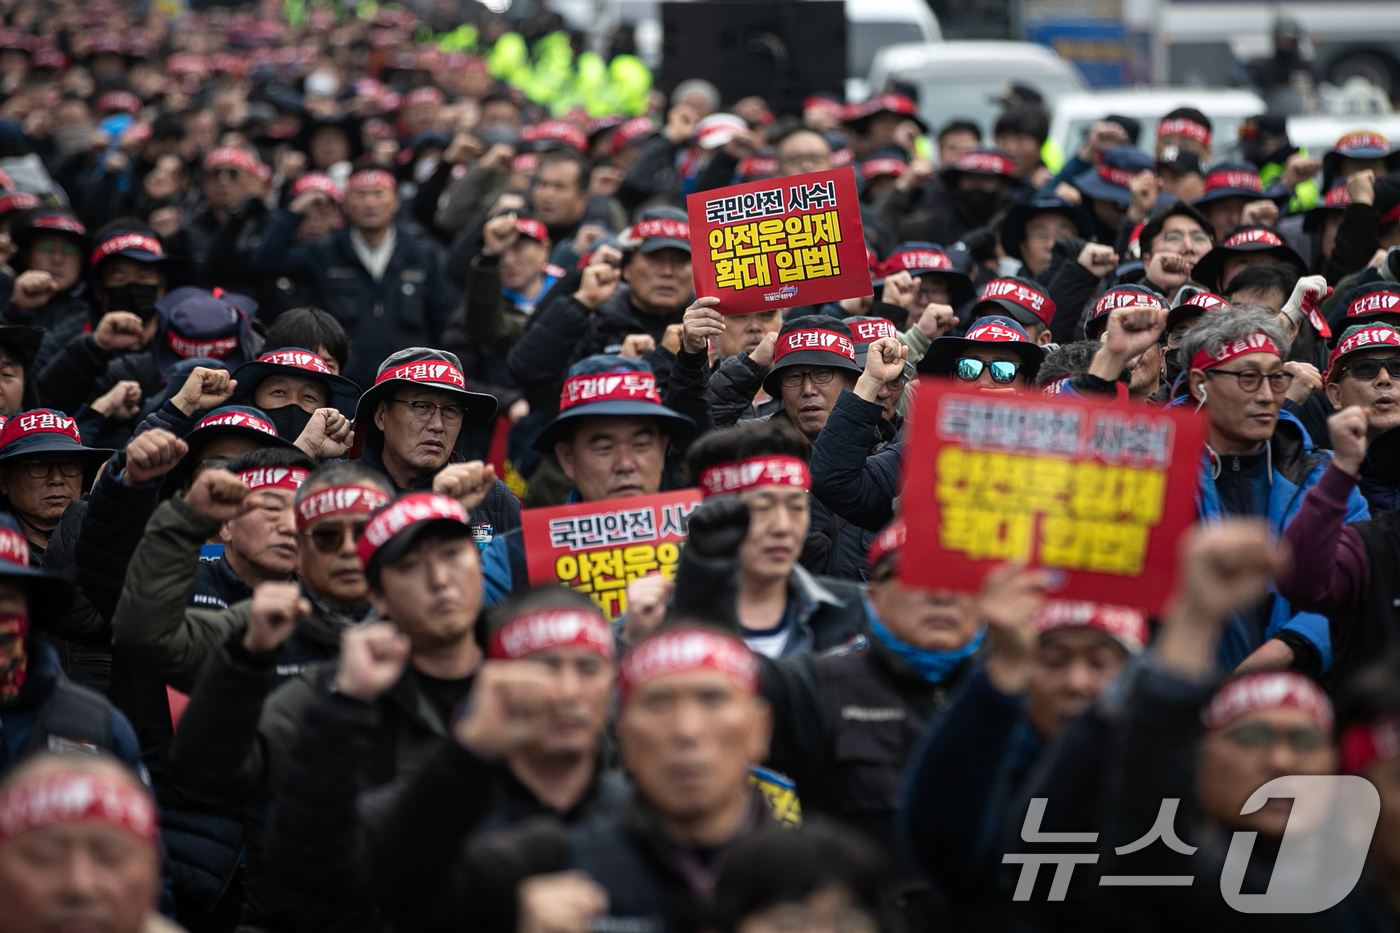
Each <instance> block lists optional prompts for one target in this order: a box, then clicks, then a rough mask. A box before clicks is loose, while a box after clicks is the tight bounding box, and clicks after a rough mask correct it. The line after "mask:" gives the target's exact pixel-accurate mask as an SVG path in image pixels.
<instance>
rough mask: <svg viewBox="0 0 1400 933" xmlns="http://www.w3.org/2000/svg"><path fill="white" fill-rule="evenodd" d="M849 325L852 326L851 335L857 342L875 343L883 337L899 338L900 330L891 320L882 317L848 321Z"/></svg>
mask: <svg viewBox="0 0 1400 933" xmlns="http://www.w3.org/2000/svg"><path fill="white" fill-rule="evenodd" d="M846 324H847V326H848V327H850V328H851V336H852V337H854V338H855V340H856V343H860V344H866V343H873V342H875V341H876V340H879V339H880V338H881V337H893V338H894V339H896V340H898V339H899V331H898V330H897V329H896V328H895V326H894V324H893V323H891V322H890V321H887V320H885V319H884V318H880V319H878V320H874V321H847V322H846Z"/></svg>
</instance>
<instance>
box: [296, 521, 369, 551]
mask: <svg viewBox="0 0 1400 933" xmlns="http://www.w3.org/2000/svg"><path fill="white" fill-rule="evenodd" d="M368 524H369V519H368V518H366V519H365V520H364V521H357V522H349V523H339V522H317V523H316V524H315V525H313V526H311V527H310V528H304V529H302V532H301V535H302V537H304V538H310V539H311V546H312V547H314V548H315V549H316V550H317V552H318V553H321V554H335V553H337V552H339V551H340V549H341V548H343V547H344V546H345V536H346V535H347V534H348V535H350V537H351V539H352V540H354V541H355V542H357V543H358V542H359V540H360V536H361V535H363V534H364V533H365V526H366V525H368Z"/></svg>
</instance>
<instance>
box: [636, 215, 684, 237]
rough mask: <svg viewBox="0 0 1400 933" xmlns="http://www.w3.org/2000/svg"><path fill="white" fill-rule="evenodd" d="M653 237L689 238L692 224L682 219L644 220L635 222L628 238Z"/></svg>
mask: <svg viewBox="0 0 1400 933" xmlns="http://www.w3.org/2000/svg"><path fill="white" fill-rule="evenodd" d="M652 237H666V238H668V239H673V240H689V239H690V224H688V223H686V222H685V221H682V220H666V219H665V218H661V219H657V220H643V221H640V222H639V223H636V224H633V225H632V229H631V230H630V231H628V234H627V237H626V239H628V240H649V239H651V238H652Z"/></svg>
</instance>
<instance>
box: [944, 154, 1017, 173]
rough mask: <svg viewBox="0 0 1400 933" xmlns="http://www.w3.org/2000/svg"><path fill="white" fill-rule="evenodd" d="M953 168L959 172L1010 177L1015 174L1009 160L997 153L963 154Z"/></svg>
mask: <svg viewBox="0 0 1400 933" xmlns="http://www.w3.org/2000/svg"><path fill="white" fill-rule="evenodd" d="M953 168H955V169H956V170H957V171H959V172H984V173H988V174H992V175H1007V176H1011V177H1014V176H1015V174H1016V170H1015V166H1014V165H1012V164H1011V160H1010V159H1009V158H1007V157H1006V156H1004V155H1002V154H1001V153H998V152H976V151H973V152H964V153H963V154H962V155H960V156H958V160H957V161H956V162H954V163H953Z"/></svg>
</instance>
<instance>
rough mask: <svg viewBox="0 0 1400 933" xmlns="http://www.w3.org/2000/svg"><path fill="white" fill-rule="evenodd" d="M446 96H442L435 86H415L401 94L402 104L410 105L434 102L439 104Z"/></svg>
mask: <svg viewBox="0 0 1400 933" xmlns="http://www.w3.org/2000/svg"><path fill="white" fill-rule="evenodd" d="M444 101H446V98H445V97H443V96H442V91H439V90H438V89H437V88H435V87H416V88H414V89H413V90H411V91H409V92H408V93H407V94H405V95H404V96H403V105H404V106H405V107H412V106H413V105H415V104H435V105H437V106H441V105H442V104H443V102H444Z"/></svg>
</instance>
